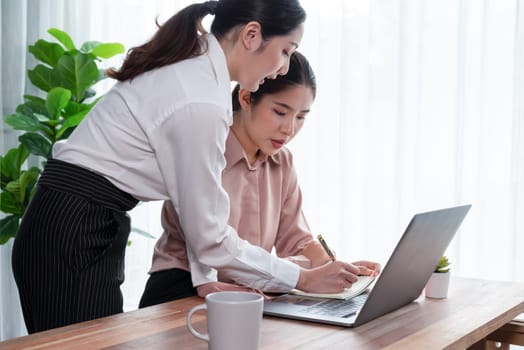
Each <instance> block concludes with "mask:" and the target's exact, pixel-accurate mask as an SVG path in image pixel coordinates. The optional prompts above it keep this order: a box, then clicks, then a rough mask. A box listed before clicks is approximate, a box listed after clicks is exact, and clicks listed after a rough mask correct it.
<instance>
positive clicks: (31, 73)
mask: <svg viewBox="0 0 524 350" xmlns="http://www.w3.org/2000/svg"><path fill="white" fill-rule="evenodd" d="M64 57H65V56H62V58H61V59H63V58H64ZM61 59H60V60H61ZM60 60H58V62H60ZM57 64H58V63H57ZM27 76H28V77H29V80H31V83H33V85H35V86H36V87H38V88H39V89H41V90H43V91H46V92H47V91H49V90H51V89H52V88H54V87H55V86H59V82H58V80H57V74H56V71H55V70H54V69H51V68H48V67H46V66H44V65H42V64H38V65H36V67H35V68H34V69H33V70H28V71H27Z"/></svg>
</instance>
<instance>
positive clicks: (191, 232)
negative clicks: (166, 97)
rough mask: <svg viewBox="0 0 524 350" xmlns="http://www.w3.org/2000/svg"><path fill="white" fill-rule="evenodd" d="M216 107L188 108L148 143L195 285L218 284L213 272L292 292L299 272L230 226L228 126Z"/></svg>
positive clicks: (175, 114)
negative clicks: (221, 271) (225, 184)
mask: <svg viewBox="0 0 524 350" xmlns="http://www.w3.org/2000/svg"><path fill="white" fill-rule="evenodd" d="M225 116H226V111H225V110H224V109H222V108H220V107H219V106H216V105H213V104H204V103H201V104H196V103H194V104H189V105H185V106H184V107H182V108H180V109H178V110H176V111H173V114H172V115H170V116H166V118H165V119H164V120H163V122H162V123H161V124H160V125H158V126H156V127H155V128H154V129H153V130H154V131H153V132H152V134H151V135H150V142H151V144H152V147H153V150H154V152H155V153H156V158H157V161H158V163H159V164H158V165H159V168H160V171H161V173H162V176H163V178H164V182H165V187H166V190H167V192H168V195H169V197H170V199H171V201H172V203H173V206H174V208H175V210H176V212H177V213H178V216H179V220H180V224H181V226H182V229H183V230H184V234H185V239H186V244H187V254H188V259H189V265H190V269H191V274H192V278H193V284H194V285H195V286H198V285H200V284H203V283H207V282H209V281H210V279H214V280H216V273H215V272H214V271H213V268H214V269H221V268H226V269H228V270H230V271H233V276H234V280H235V282H236V283H239V284H242V285H248V286H250V287H253V288H258V289H262V290H274V291H288V290H290V289H292V288H294V287H295V286H296V284H297V281H298V277H299V273H300V269H299V267H298V266H297V265H295V264H293V263H291V262H289V261H286V260H284V259H279V258H277V257H275V256H273V255H271V254H270V253H268V252H267V251H265V250H264V249H262V248H260V247H256V246H253V245H251V244H249V243H248V242H247V241H245V240H242V239H240V238H239V236H238V234H237V232H236V231H235V230H234V229H233V228H232V227H230V226H229V225H228V224H227V222H228V218H229V199H228V196H227V193H226V191H225V190H224V189H223V187H222V184H221V174H222V170H223V169H224V167H225V164H226V161H225V157H224V151H225V142H226V138H227V135H228V132H229V125H228V122H227V120H226V118H225Z"/></svg>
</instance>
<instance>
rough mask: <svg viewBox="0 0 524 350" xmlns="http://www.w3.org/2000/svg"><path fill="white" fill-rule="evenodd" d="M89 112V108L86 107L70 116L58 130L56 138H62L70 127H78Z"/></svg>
mask: <svg viewBox="0 0 524 350" xmlns="http://www.w3.org/2000/svg"><path fill="white" fill-rule="evenodd" d="M87 113H89V110H87V109H86V110H83V111H80V112H78V113H77V114H75V115H72V116H70V117H68V118H67V119H66V120H65V121H64V123H63V124H62V127H61V128H60V129H59V130H58V131H57V132H56V139H57V140H60V138H61V137H62V135H63V134H64V132H65V131H66V130H67V129H68V128H71V127H76V126H77V125H78V124H80V122H81V121H82V120H83V119H84V117H85V116H86V114H87Z"/></svg>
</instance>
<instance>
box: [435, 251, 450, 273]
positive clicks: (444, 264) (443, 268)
mask: <svg viewBox="0 0 524 350" xmlns="http://www.w3.org/2000/svg"><path fill="white" fill-rule="evenodd" d="M449 265H451V263H450V262H449V260H448V258H447V257H446V256H445V255H443V256H442V257H441V258H440V260H439V262H438V264H437V266H436V267H435V270H434V271H433V272H437V273H446V272H448V271H449V269H450V268H449Z"/></svg>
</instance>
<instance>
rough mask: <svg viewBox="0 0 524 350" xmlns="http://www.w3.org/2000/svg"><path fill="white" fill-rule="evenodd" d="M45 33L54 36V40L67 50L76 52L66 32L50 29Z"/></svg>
mask: <svg viewBox="0 0 524 350" xmlns="http://www.w3.org/2000/svg"><path fill="white" fill-rule="evenodd" d="M47 32H48V33H49V34H51V35H52V36H54V37H55V38H56V40H58V41H60V42H61V43H62V45H64V47H65V48H66V49H67V50H69V51H72V50H76V48H75V44H74V43H73V39H71V37H70V36H69V34H67V33H66V32H64V31H62V30H60V29H57V28H51V29H49V30H48V31H47Z"/></svg>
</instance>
